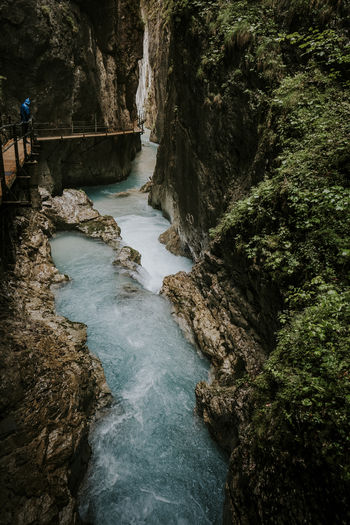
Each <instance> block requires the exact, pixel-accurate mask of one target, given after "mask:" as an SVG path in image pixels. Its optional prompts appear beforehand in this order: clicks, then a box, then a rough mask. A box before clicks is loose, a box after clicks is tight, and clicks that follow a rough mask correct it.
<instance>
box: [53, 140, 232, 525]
mask: <svg viewBox="0 0 350 525" xmlns="http://www.w3.org/2000/svg"><path fill="white" fill-rule="evenodd" d="M155 156H156V146H155V145H153V144H151V143H150V142H149V141H148V140H147V138H145V139H144V140H143V147H142V152H141V153H139V154H138V156H137V158H136V159H135V161H134V164H133V170H132V173H131V175H130V176H129V178H128V180H127V181H124V182H121V183H119V184H113V185H110V186H104V187H96V188H89V189H87V190H86V191H87V193H88V194H89V196H90V198H92V200H93V201H94V205H95V207H96V208H97V209H98V210H99V211H100V212H101V213H108V214H110V215H113V216H114V217H115V218H116V220H117V222H118V223H119V225H120V227H121V230H122V236H123V239H124V241H125V242H126V243H127V244H129V245H131V246H132V247H133V248H136V249H138V250H139V251H140V252H141V254H142V263H143V264H144V270H143V272H142V274H141V275H140V276H139V277H138V279H139V281H137V280H135V279H132V278H131V277H130V276H128V275H126V274H125V273H124V272H123V271H122V270H121V269H118V268H117V267H116V266H113V265H112V262H113V260H114V257H115V253H114V252H113V250H112V249H111V248H110V247H108V246H106V245H105V244H103V243H102V242H100V241H94V240H91V239H87V238H85V237H84V236H82V235H79V234H73V233H60V234H58V235H57V236H56V237H55V238H54V239H53V241H52V254H53V258H54V261H55V263H56V265H57V267H58V268H59V270H60V271H61V272H62V273H67V274H68V275H70V276H71V278H72V280H71V281H70V282H69V283H68V284H66V285H65V286H63V287H62V288H60V289H59V290H58V291H57V292H56V307H57V311H58V312H59V313H60V314H62V315H65V316H67V317H68V318H69V319H71V320H74V321H82V322H84V323H86V325H87V329H88V345H89V348H90V350H91V351H92V352H94V353H96V355H98V357H99V358H100V359H101V361H102V364H103V367H104V370H105V374H106V378H107V382H108V384H109V386H110V388H111V391H112V393H113V396H114V400H115V402H114V404H113V406H112V407H111V408H110V409H109V410H107V412H106V413H105V415H104V417H102V418H101V419H100V420H98V421H97V422H96V423H95V424H94V426H93V428H92V431H91V433H90V444H91V448H92V459H91V462H90V466H89V469H88V473H87V476H86V479H85V482H84V485H83V488H82V490H81V496H80V512H81V516H82V518H83V519H84V520H86V521H87V522H88V523H90V524H95V525H143V524H147V525H203V524H219V523H221V519H222V518H221V510H222V507H223V488H224V480H225V474H226V470H227V460H226V458H225V457H224V455H223V454H222V452H221V451H220V450H219V449H218V447H217V446H216V444H215V443H214V442H213V441H212V440H211V438H210V437H209V434H208V431H207V429H206V428H205V425H204V423H203V421H202V420H201V419H200V418H199V417H198V416H197V415H196V413H195V395H194V389H195V385H196V383H197V382H198V381H200V380H203V379H204V380H205V379H207V378H208V371H209V364H208V362H207V360H206V359H205V358H204V357H203V356H201V355H200V354H199V353H198V352H197V351H196V349H195V348H194V347H193V346H192V345H191V344H190V343H188V342H187V341H186V339H185V338H184V336H183V334H182V332H181V330H180V329H179V327H178V326H177V324H176V323H175V322H174V320H173V318H172V316H171V309H170V304H169V303H168V301H166V300H165V299H164V298H162V297H161V296H159V295H158V294H157V293H155V292H157V291H158V290H159V288H160V285H161V281H162V279H163V277H164V275H166V274H169V273H172V272H176V271H178V270H180V269H184V270H190V268H191V261H189V260H188V259H186V258H183V257H176V256H174V255H172V254H170V253H169V252H167V250H166V249H165V247H164V246H163V245H161V244H160V243H159V242H158V240H157V239H158V235H159V233H160V232H161V231H164V230H165V229H166V228H168V226H169V223H168V222H167V221H166V220H165V219H164V218H163V217H162V215H161V213H160V212H159V211H157V210H154V209H152V208H151V207H149V206H148V204H147V195H145V194H142V193H140V192H138V191H136V189H135V188H138V187H140V186H141V185H142V184H143V183H144V182H146V181H147V179H148V177H149V176H150V175H151V174H152V172H153V168H154V164H155ZM120 191H123V192H125V191H127V192H128V195H127V196H124V197H117V196H116V195H115V194H116V193H118V192H120Z"/></svg>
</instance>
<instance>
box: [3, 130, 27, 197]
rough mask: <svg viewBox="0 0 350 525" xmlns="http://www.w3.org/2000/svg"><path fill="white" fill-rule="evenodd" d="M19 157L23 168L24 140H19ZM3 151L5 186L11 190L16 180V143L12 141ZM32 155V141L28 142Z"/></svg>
mask: <svg viewBox="0 0 350 525" xmlns="http://www.w3.org/2000/svg"><path fill="white" fill-rule="evenodd" d="M17 144H18V157H19V164H20V166H21V167H22V166H23V164H24V160H25V158H24V157H25V155H24V146H23V139H20V140H18V142H17ZM2 149H3V154H2V155H3V159H4V172H5V184H6V187H7V188H8V189H11V187H12V185H13V183H14V182H15V180H16V174H17V168H16V154H15V146H14V141H13V140H10V141H9V142H8V143H7V144H5V146H4V147H3V148H2ZM30 153H31V145H30V141H27V154H28V155H30ZM1 203H2V188H1V185H0V205H1Z"/></svg>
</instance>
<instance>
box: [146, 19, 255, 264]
mask: <svg viewBox="0 0 350 525" xmlns="http://www.w3.org/2000/svg"><path fill="white" fill-rule="evenodd" d="M179 20H180V19H179ZM183 23H184V21H183V20H182V23H180V22H178V23H176V20H175V23H174V24H173V26H172V31H171V39H170V51H169V54H170V55H169V69H170V72H171V74H170V77H169V78H170V79H169V81H168V90H167V97H168V99H167V104H166V108H165V120H166V122H167V126H166V128H165V130H164V138H163V141H162V142H161V144H160V147H159V152H158V159H157V165H156V170H155V174H154V177H153V187H152V190H151V195H150V203H151V204H152V205H153V206H155V207H159V208H161V209H162V210H163V212H164V214H165V215H166V216H168V217H169V218H170V220H171V222H172V223H173V224H174V227H175V228H176V229H177V230H178V232H179V235H180V238H181V241H182V243H183V245H186V244H187V245H188V246H189V248H190V250H191V252H192V254H193V256H194V257H197V256H198V255H199V254H200V253H201V252H202V251H203V250H205V249H206V248H207V247H208V231H209V229H210V228H211V227H213V226H215V224H216V222H217V220H218V218H219V217H220V215H221V214H222V213H223V211H224V210H225V209H226V207H227V205H228V203H229V202H230V199H231V198H232V197H233V196H234V195H235V196H236V197H239V196H241V195H243V194H244V192H245V191H247V190H248V188H249V187H250V186H251V185H252V184H253V183H254V182H256V181H257V180H259V178H260V177H261V176H262V170H261V167H260V166H259V165H258V163H257V162H255V155H256V152H257V147H258V138H259V134H258V124H259V120H260V118H261V115H260V113H261V111H262V109H263V107H261V110H259V108H258V110H256V108H254V106H255V104H256V103H257V101H255V100H254V95H253V94H252V93H250V92H249V91H247V90H246V86H244V85H242V84H241V83H239V82H231V83H230V84H228V86H227V90H226V93H225V97H224V99H222V98H221V96H218V97H215V93H211V92H210V91H209V89H210V88H209V86H208V85H206V84H204V83H203V81H202V79H201V78H199V77H198V67H199V65H198V63H199V57H200V50H201V46H202V44H201V42H200V41H199V40H198V37H196V36H193V34H192V33H191V30H190V29H189V30H188V31H184V26H183ZM225 76H228V73H227V72H225V71H224V72H223V73H222V77H223V78H224V77H225ZM253 108H254V109H255V110H254V111H252V109H253Z"/></svg>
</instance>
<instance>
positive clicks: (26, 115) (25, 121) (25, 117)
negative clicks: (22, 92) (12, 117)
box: [21, 98, 32, 142]
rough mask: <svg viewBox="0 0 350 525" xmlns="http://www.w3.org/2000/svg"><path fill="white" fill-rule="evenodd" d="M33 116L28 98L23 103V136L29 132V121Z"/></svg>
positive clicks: (25, 139) (25, 140)
mask: <svg viewBox="0 0 350 525" xmlns="http://www.w3.org/2000/svg"><path fill="white" fill-rule="evenodd" d="M31 118H32V116H31V114H30V99H29V98H26V99H25V101H24V102H23V104H22V105H21V124H22V134H23V136H24V135H25V134H26V133H27V131H28V127H29V122H30V120H31ZM23 140H24V142H27V138H26V137H24V139H23Z"/></svg>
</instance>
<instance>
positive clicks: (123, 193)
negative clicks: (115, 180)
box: [111, 191, 130, 199]
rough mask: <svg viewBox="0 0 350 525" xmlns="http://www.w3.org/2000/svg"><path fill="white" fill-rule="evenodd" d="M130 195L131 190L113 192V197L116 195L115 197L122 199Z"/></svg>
mask: <svg viewBox="0 0 350 525" xmlns="http://www.w3.org/2000/svg"><path fill="white" fill-rule="evenodd" d="M129 195H130V192H129V191H120V192H119V193H113V194H112V195H111V197H114V198H115V199H122V198H124V197H129Z"/></svg>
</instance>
